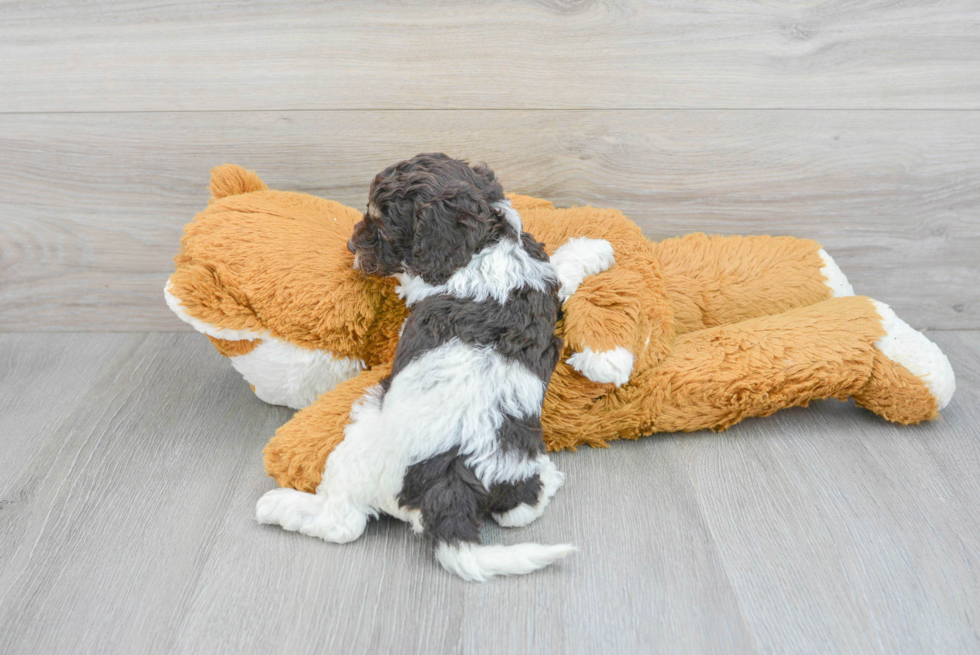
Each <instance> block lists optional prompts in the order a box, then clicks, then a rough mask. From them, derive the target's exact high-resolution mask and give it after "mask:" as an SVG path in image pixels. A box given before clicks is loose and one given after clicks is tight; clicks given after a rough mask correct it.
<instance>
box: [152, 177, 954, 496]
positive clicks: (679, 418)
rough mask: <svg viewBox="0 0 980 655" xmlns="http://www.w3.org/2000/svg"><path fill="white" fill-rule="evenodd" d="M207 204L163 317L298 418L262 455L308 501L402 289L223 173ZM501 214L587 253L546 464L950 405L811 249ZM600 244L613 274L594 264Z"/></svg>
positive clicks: (291, 207) (873, 304)
mask: <svg viewBox="0 0 980 655" xmlns="http://www.w3.org/2000/svg"><path fill="white" fill-rule="evenodd" d="M211 193H212V200H211V202H210V204H209V205H208V207H207V208H206V209H205V210H204V211H202V212H201V213H199V214H198V215H197V216H196V217H195V219H194V221H193V222H191V223H189V224H188V225H187V226H186V228H185V235H184V237H183V240H182V242H181V251H180V253H179V254H178V255H177V257H176V258H175V263H176V271H175V272H174V273H173V275H171V277H170V279H169V281H168V282H167V287H166V291H165V296H166V300H167V303H168V305H169V306H170V308H171V309H172V310H173V311H174V312H175V313H176V314H177V315H178V316H179V317H180V318H182V319H183V320H185V321H186V322H188V323H189V324H191V325H192V326H193V327H194V328H195V329H197V330H198V331H200V332H203V333H204V334H205V335H207V336H208V338H209V339H210V340H211V342H212V343H213V344H214V347H215V348H216V349H217V350H218V352H219V353H221V354H222V355H225V356H227V357H228V358H229V359H230V361H231V363H232V365H233V366H234V367H235V369H236V370H238V371H239V372H240V373H241V374H242V376H243V377H244V378H245V379H246V381H248V382H249V384H250V385H251V386H252V388H253V390H254V392H255V393H256V394H257V395H258V397H259V398H261V399H262V400H264V401H266V402H269V403H273V404H279V405H288V406H290V407H293V408H296V409H301V411H299V412H298V413H297V414H296V415H295V416H294V417H293V418H292V419H291V420H290V421H289V422H287V423H286V424H285V425H283V426H282V427H281V428H279V430H278V431H277V432H276V435H275V436H274V437H273V438H272V440H271V441H270V442H269V444H268V446H267V447H266V449H265V466H266V470H267V472H268V473H269V475H271V476H273V477H274V478H275V479H276V482H277V483H278V484H279V485H280V486H284V487H292V488H296V489H300V490H303V491H309V492H312V491H314V490H315V489H316V487H317V485H318V484H319V482H320V477H321V475H322V472H323V469H324V466H325V463H326V460H327V457H328V455H329V454H330V452H331V450H332V449H333V448H334V446H336V445H337V444H338V443H339V442H340V441H341V440H342V439H343V438H344V427H345V425H346V424H347V422H348V420H349V416H350V410H351V405H352V404H353V403H354V401H355V400H357V399H358V398H360V397H361V396H362V395H363V394H364V392H365V390H367V389H368V388H369V387H371V386H373V385H375V384H377V383H378V382H379V381H380V380H381V379H382V378H383V377H384V376H385V375H386V374H387V373H388V372H389V370H390V366H391V362H392V359H393V356H394V351H395V346H396V344H397V341H398V333H399V328H400V327H401V325H402V322H403V321H404V319H405V317H406V315H407V310H406V308H405V305H404V303H403V302H402V300H401V298H400V295H399V292H400V291H402V290H401V289H399V287H397V286H396V282H395V280H393V279H383V280H381V279H372V278H368V277H365V276H363V275H361V274H360V273H359V272H357V271H356V270H354V269H353V268H352V262H353V255H352V254H351V253H350V252H349V251H348V249H347V241H348V238H349V237H350V234H351V230H352V228H353V226H354V224H355V223H357V222H358V221H359V220H360V219H361V214H360V213H359V212H358V211H356V210H354V209H352V208H350V207H346V206H344V205H341V204H339V203H336V202H333V201H330V200H324V199H321V198H317V197H314V196H311V195H306V194H301V193H292V192H283V191H272V190H269V189H268V187H266V185H265V184H264V183H263V182H262V181H261V180H260V179H259V178H258V176H256V175H255V173H253V172H251V171H246V170H244V169H242V168H240V167H237V166H231V165H225V166H221V167H218V168H216V169H214V170H213V171H212V176H211ZM509 198H510V200H511V203H512V205H513V207H514V208H515V209H516V210H517V211H518V212H519V213H520V216H521V218H522V219H523V224H524V229H525V230H526V231H528V232H530V233H531V234H533V235H534V237H535V238H536V239H537V240H539V241H541V242H543V243H544V244H545V246H546V248H547V250H548V252H549V254H550V253H553V252H554V251H555V250H557V249H558V248H559V247H561V246H566V248H565V249H564V252H565V253H566V254H567V253H568V252H569V246H571V247H572V248H574V247H575V246H576V243H581V244H582V247H581V252H580V253H579V259H580V261H578V262H577V264H578V266H577V267H575V268H576V269H577V270H582V271H585V272H594V273H595V274H593V275H588V276H587V277H584V278H582V273H579V275H578V277H575V274H574V271H566V275H565V276H563V280H564V281H565V286H564V288H563V289H562V294H563V297H567V300H565V302H564V304H563V307H562V314H563V315H562V317H561V318H560V320H559V324H558V328H557V329H558V332H559V335H560V336H561V337H562V339H563V340H564V351H563V353H562V356H561V360H560V362H559V364H558V367H557V369H556V370H555V373H554V375H553V377H552V379H551V384H550V386H549V388H548V392H547V395H546V398H545V403H544V411H543V414H542V424H543V428H544V439H545V442H546V444H547V446H548V448H549V449H550V450H558V449H562V448H574V447H576V446H578V445H580V444H589V445H592V446H603V445H605V444H606V442H608V441H610V440H613V439H624V438H625V439H635V438H637V437H640V436H642V435H647V434H651V433H654V432H675V431H693V430H702V429H712V430H720V429H724V428H726V427H728V426H730V425H732V424H734V423H737V422H738V421H740V420H742V419H743V418H746V417H750V416H766V415H768V414H771V413H773V412H775V411H776V410H778V409H781V408H783V407H791V406H795V405H806V404H807V403H808V402H809V401H811V400H814V399H819V398H828V397H834V398H839V399H842V400H843V399H846V398H849V397H850V398H853V399H854V400H855V402H856V403H857V404H858V405H859V406H861V407H865V408H867V409H869V410H871V411H873V412H875V413H876V414H878V415H880V416H882V417H884V418H886V419H888V420H890V421H896V422H899V423H906V424H909V423H917V422H919V421H924V420H926V419H930V418H933V417H934V416H936V414H937V412H938V411H939V410H940V409H942V408H943V407H945V406H946V404H947V403H948V402H949V401H950V398H951V397H952V395H953V392H954V390H955V378H954V375H953V370H952V368H951V367H950V364H949V361H948V360H947V359H946V357H945V355H943V353H942V352H941V351H940V349H939V348H938V347H937V346H936V345H935V344H934V343H932V342H931V341H929V340H928V339H927V338H926V337H925V336H924V335H922V334H921V333H919V332H917V331H915V330H913V329H912V328H911V327H909V325H908V324H906V323H905V322H904V321H902V320H901V319H899V318H898V317H897V316H896V315H895V314H894V312H892V310H891V309H889V308H888V306H887V305H885V304H883V303H880V302H878V301H875V300H872V299H870V298H866V297H862V296H855V295H853V291H852V289H851V286H850V284H848V282H847V279H846V277H845V276H844V274H843V273H842V272H841V271H840V269H839V268H838V267H837V266H836V265H835V264H834V261H833V260H832V259H831V258H830V256H829V255H828V254H827V253H826V252H825V251H824V250H823V249H822V248H821V247H820V245H819V244H817V243H816V242H814V241H809V240H806V239H796V238H792V237H770V236H748V237H739V236H733V237H722V236H706V235H704V234H691V235H687V236H684V237H678V238H674V239H667V240H665V241H661V242H657V243H652V242H650V241H648V240H647V239H646V238H644V236H643V234H642V233H641V232H640V229H639V228H638V227H637V226H636V225H635V224H634V223H632V222H631V221H630V220H628V219H627V218H626V217H625V216H624V215H623V214H621V213H620V212H618V211H616V210H613V209H598V208H595V207H573V208H569V209H558V208H555V207H554V206H553V205H552V204H551V203H550V202H548V201H545V200H539V199H536V198H531V197H527V196H520V195H512V196H509ZM582 237H586V238H585V239H581V241H580V242H577V241H575V240H576V239H580V238H582ZM595 240H603V241H605V242H608V244H609V245H610V246H611V249H612V253H611V254H612V259H610V260H609V261H606V262H604V263H603V262H602V261H600V260H601V259H602V258H603V257H604V256H605V255H603V253H602V252H597V251H596V249H595V248H590V247H589V244H594V243H595ZM608 254H609V253H608V252H606V255H608ZM590 258H591V259H594V260H595V261H590ZM613 260H614V263H612V262H613ZM610 263H612V265H611V266H608V265H609V264H610ZM607 266H608V270H604V268H605V267H607ZM600 271H601V272H600ZM568 275H572V277H573V278H574V279H569V278H568Z"/></svg>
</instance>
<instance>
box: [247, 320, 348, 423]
mask: <svg viewBox="0 0 980 655" xmlns="http://www.w3.org/2000/svg"><path fill="white" fill-rule="evenodd" d="M231 365H232V366H234V367H235V370H236V371H238V372H239V373H241V374H242V377H244V378H245V380H246V381H247V382H248V383H249V384H251V385H252V386H254V387H255V395H256V396H258V397H259V398H260V399H261V400H264V401H265V402H267V403H270V404H272V405H286V406H287V407H292V408H293V409H302V408H304V407H307V406H308V405H312V404H313V401H315V400H316V399H317V398H319V397H320V395H321V394H324V393H326V392H327V391H330V390H331V389H333V388H334V387H335V386H337V385H338V384H340V383H341V382H343V381H344V380H349V379H351V378H352V377H354V376H355V375H357V374H358V373H360V372H361V371H363V370H364V362H363V361H361V360H359V359H349V358H347V357H334V356H333V355H332V354H331V353H329V352H327V351H324V350H311V349H309V348H300V347H299V346H294V345H293V344H291V343H289V342H288V341H282V340H280V339H276V338H274V337H263V338H262V343H260V344H259V345H258V346H257V347H255V348H254V349H253V350H252V351H250V352H247V353H245V354H244V355H237V356H235V357H232V358H231Z"/></svg>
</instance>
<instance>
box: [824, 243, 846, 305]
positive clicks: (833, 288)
mask: <svg viewBox="0 0 980 655" xmlns="http://www.w3.org/2000/svg"><path fill="white" fill-rule="evenodd" d="M817 254H818V255H820V259H821V260H822V261H823V266H822V267H821V268H820V273H821V274H822V275H823V276H824V277H825V278H827V279H826V280H825V281H824V284H826V285H827V286H828V287H830V294H831V297H832V298H842V297H844V296H853V295H854V287H852V286H851V283H850V282H848V281H847V276H846V275H844V271H842V270H840V266H838V265H837V262H835V261H834V258H833V257H831V256H830V255H829V254H828V253H827V251H826V250H824V249H823V248H821V249H820V250H818V251H817Z"/></svg>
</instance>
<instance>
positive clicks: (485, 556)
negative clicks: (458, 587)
mask: <svg viewBox="0 0 980 655" xmlns="http://www.w3.org/2000/svg"><path fill="white" fill-rule="evenodd" d="M573 552H575V546H571V545H569V544H556V545H553V546H545V545H542V544H515V545H513V546H499V545H494V546H484V545H483V544H476V543H470V542H459V543H455V544H449V543H446V542H439V543H438V544H437V545H436V559H438V560H439V563H440V564H442V566H443V568H445V569H446V570H447V571H450V572H452V573H455V574H456V575H458V576H459V577H461V578H463V579H464V580H469V581H471V582H486V581H487V580H489V579H490V578H492V577H493V576H495V575H524V574H526V573H531V572H532V571H537V570H538V569H543V568H544V567H546V566H548V565H549V564H552V563H554V562H556V561H558V560H560V559H561V558H563V557H565V556H566V555H569V554H570V553H573Z"/></svg>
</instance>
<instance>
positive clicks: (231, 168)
mask: <svg viewBox="0 0 980 655" xmlns="http://www.w3.org/2000/svg"><path fill="white" fill-rule="evenodd" d="M268 188H269V187H267V186H266V185H265V182H263V181H262V180H261V179H259V176H258V175H256V174H255V171H250V170H246V169H244V168H242V167H241V166H235V165H234V164H222V165H221V166H216V167H214V168H212V169H211V202H214V201H215V200H220V199H221V198H224V197H226V196H237V195H239V194H241V193H251V192H252V191H265V190H267V189H268Z"/></svg>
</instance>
